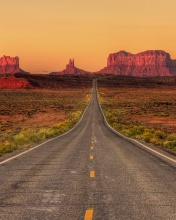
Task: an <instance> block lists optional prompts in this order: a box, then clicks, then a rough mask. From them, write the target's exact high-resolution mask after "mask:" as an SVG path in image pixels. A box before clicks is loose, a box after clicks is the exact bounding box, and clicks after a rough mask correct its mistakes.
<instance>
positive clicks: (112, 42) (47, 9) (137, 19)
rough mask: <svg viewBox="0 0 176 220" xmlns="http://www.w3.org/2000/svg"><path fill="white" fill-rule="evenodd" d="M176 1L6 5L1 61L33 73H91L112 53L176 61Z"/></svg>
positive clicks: (0, 27) (18, 0)
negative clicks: (71, 67) (11, 60)
mask: <svg viewBox="0 0 176 220" xmlns="http://www.w3.org/2000/svg"><path fill="white" fill-rule="evenodd" d="M175 9H176V1H175V0H147V1H144V0H30V1H25V0H0V31H1V33H0V57H1V56H3V55H8V56H12V57H14V56H19V58H20V67H21V68H22V69H24V70H25V71H29V72H31V73H49V72H53V71H61V70H63V69H65V66H66V64H67V63H68V61H69V59H70V58H74V59H75V65H76V66H77V67H78V68H80V69H84V70H87V71H98V70H100V69H102V68H103V67H105V66H106V63H107V57H108V55H109V54H110V53H115V52H118V51H120V50H125V51H127V52H131V53H133V54H135V53H139V52H142V51H145V50H158V49H159V50H160V49H161V50H165V51H166V52H168V53H170V55H171V58H172V59H176V13H175Z"/></svg>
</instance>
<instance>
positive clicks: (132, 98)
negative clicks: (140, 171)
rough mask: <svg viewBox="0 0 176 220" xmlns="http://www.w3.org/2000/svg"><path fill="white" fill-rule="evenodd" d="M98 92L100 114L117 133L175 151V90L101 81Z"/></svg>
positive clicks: (168, 87) (172, 87)
mask: <svg viewBox="0 0 176 220" xmlns="http://www.w3.org/2000/svg"><path fill="white" fill-rule="evenodd" d="M128 80H129V79H128ZM113 82H114V81H113ZM98 91H99V100H100V102H101V106H102V108H103V111H104V114H105V116H106V118H107V120H108V122H109V124H110V125H111V126H113V127H114V128H115V129H116V130H117V131H119V132H121V133H123V134H124V135H126V136H128V137H132V138H137V139H142V140H144V141H146V142H150V143H153V144H155V145H157V146H161V147H164V148H166V149H170V150H173V151H176V86H174V85H162V83H161V84H160V85H158V84H155V83H154V84H152V85H150V86H149V84H145V83H144V84H143V85H142V86H140V84H133V85H132V84H131V85H130V84H129V83H128V85H125V84H123V85H120V84H119V81H118V84H115V83H114V85H112V84H111V83H110V81H108V80H105V79H104V80H103V81H101V80H100V81H99V82H98Z"/></svg>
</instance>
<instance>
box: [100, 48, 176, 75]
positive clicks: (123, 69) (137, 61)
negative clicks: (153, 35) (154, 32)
mask: <svg viewBox="0 0 176 220" xmlns="http://www.w3.org/2000/svg"><path fill="white" fill-rule="evenodd" d="M99 73H110V74H117V75H131V76H140V77H142V76H171V75H174V74H176V61H175V60H172V59H171V58H170V55H169V54H168V53H166V52H165V51H162V50H148V51H145V52H141V53H138V54H131V53H127V52H125V51H120V52H118V53H114V54H110V55H109V57H108V60H107V67H105V68H104V69H102V70H100V71H99Z"/></svg>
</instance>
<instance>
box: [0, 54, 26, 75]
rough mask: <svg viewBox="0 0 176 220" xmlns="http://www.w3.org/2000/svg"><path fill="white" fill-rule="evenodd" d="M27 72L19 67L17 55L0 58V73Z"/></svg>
mask: <svg viewBox="0 0 176 220" xmlns="http://www.w3.org/2000/svg"><path fill="white" fill-rule="evenodd" d="M14 73H27V72H25V71H24V70H22V69H21V68H20V67H19V57H10V56H3V57H1V58H0V74H14Z"/></svg>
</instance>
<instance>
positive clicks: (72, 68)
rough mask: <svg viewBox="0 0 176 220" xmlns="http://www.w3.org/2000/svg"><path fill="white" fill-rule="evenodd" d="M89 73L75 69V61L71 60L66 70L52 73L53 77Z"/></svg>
mask: <svg viewBox="0 0 176 220" xmlns="http://www.w3.org/2000/svg"><path fill="white" fill-rule="evenodd" d="M85 73H88V72H86V71H84V70H81V69H78V68H77V67H75V63H74V59H73V60H71V59H70V60H69V63H68V64H67V65H66V69H65V70H63V71H61V72H52V73H50V74H51V75H64V74H71V75H72V74H85Z"/></svg>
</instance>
